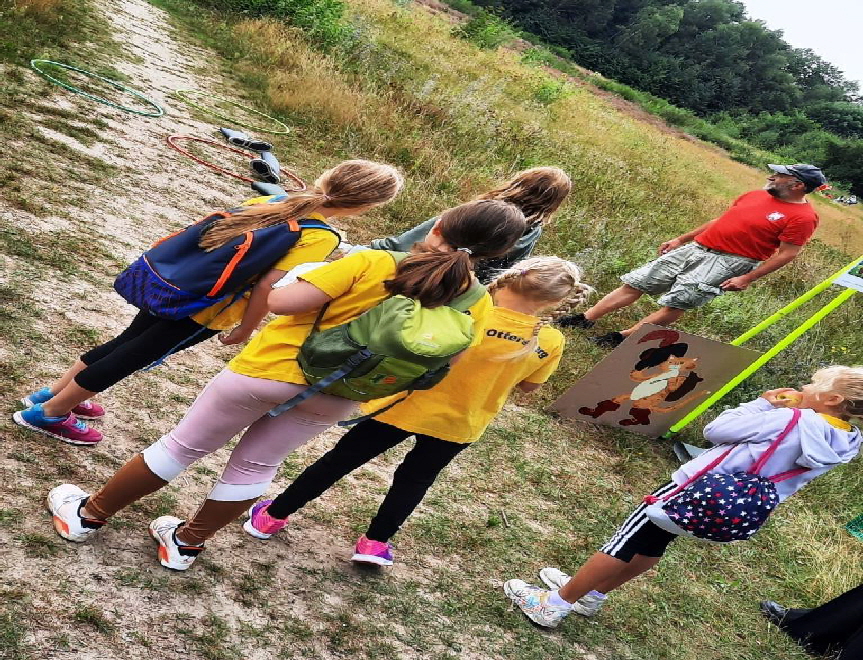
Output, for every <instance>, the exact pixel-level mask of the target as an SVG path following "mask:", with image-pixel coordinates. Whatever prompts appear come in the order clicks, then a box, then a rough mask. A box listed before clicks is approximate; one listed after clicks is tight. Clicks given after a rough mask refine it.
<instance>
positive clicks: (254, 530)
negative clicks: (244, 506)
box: [243, 500, 288, 539]
mask: <svg viewBox="0 0 863 660" xmlns="http://www.w3.org/2000/svg"><path fill="white" fill-rule="evenodd" d="M272 501H273V500H261V501H260V502H257V503H255V504H254V505H253V506H252V508H251V509H249V519H248V520H247V521H246V522H244V523H243V530H244V531H245V532H246V534H251V535H252V536H254V537H255V538H258V539H268V538H270V537H271V536H272V535H273V534H275V533H276V532H280V531H281V530H283V529H284V528H285V527H286V526H287V524H288V519H287V518H285V519H284V520H282V519H281V518H273V517H272V516H271V515H269V514H268V513H267V507H268V506H270V503H271V502H272Z"/></svg>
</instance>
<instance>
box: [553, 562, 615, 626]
mask: <svg viewBox="0 0 863 660" xmlns="http://www.w3.org/2000/svg"><path fill="white" fill-rule="evenodd" d="M539 578H540V579H541V580H542V581H543V582H545V584H546V585H547V586H548V587H549V589H560V588H561V587H563V585H565V584H566V583H567V582H569V580H570V576H569V575H567V574H566V573H564V572H563V571H562V570H560V569H559V568H552V567H551V566H549V567H547V568H543V569H542V570H541V571H540V572H539ZM605 601H606V599H605V598H598V597H597V596H591V595H590V594H586V595H584V596H582V597H581V598H579V599H578V600H577V601H575V602H574V603H573V604H572V611H573V612H576V613H577V614H581V615H582V616H594V615H595V614H597V613H598V612H599V610H601V609H602V604H603V603H604V602H605Z"/></svg>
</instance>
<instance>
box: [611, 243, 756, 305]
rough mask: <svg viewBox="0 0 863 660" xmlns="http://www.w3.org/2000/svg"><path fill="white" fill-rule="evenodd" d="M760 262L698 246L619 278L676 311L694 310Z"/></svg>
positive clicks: (690, 245) (684, 248)
mask: <svg viewBox="0 0 863 660" xmlns="http://www.w3.org/2000/svg"><path fill="white" fill-rule="evenodd" d="M759 263H760V262H759V261H758V260H757V259H751V258H749V257H741V256H740V255H739V254H729V253H728V252H720V251H719V250H713V249H711V248H707V247H704V246H702V245H699V244H698V243H694V242H693V243H688V244H686V245H682V246H681V247H679V248H676V249H674V250H672V251H671V252H666V253H665V254H663V255H662V256H661V257H659V259H654V260H653V261H651V262H650V263H649V264H645V265H644V266H641V267H640V268H636V269H635V270H633V271H630V272H629V273H626V275H623V276H621V278H620V279H621V281H622V282H623V283H624V284H628V285H629V286H631V287H632V288H634V289H638V290H639V291H644V293H649V294H650V295H652V296H657V295H658V296H660V297H659V298H658V299H657V301H656V302H657V303H659V304H660V305H662V306H663V307H674V308H675V309H695V308H696V307H701V306H702V305H705V304H707V303H709V302H710V301H711V300H713V299H714V298H715V297H716V296H719V295H722V293H723V291H722V289H720V288H719V285H720V284H722V283H723V282H724V281H725V280H727V279H728V278H730V277H738V276H739V275H745V274H746V273H748V272H749V271H751V270H752V269H754V268H755V267H756V266H757V265H758V264H759Z"/></svg>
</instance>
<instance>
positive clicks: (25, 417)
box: [12, 403, 102, 445]
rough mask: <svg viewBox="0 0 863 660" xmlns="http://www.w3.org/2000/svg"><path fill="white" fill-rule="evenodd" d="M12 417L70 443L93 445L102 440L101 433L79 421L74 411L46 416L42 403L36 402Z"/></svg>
mask: <svg viewBox="0 0 863 660" xmlns="http://www.w3.org/2000/svg"><path fill="white" fill-rule="evenodd" d="M12 419H13V420H14V421H15V423H16V424H18V425H19V426H26V427H27V428H28V429H32V430H33V431H36V432H38V433H44V434H45V435H50V436H51V437H52V438H57V439H58V440H62V441H63V442H68V443H69V444H70V445H95V444H98V443H99V442H100V441H101V440H102V434H101V433H99V432H98V431H97V430H95V429H91V428H90V427H89V426H87V425H86V424H85V423H84V422H79V421H78V419H77V418H76V417H75V414H74V413H69V414H68V415H66V416H65V417H46V416H45V411H44V410H42V404H41V403H37V404H36V405H35V406H32V407H31V408H27V410H19V411H18V412H16V413H15V414H14V415H12Z"/></svg>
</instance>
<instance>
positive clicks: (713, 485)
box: [644, 408, 809, 543]
mask: <svg viewBox="0 0 863 660" xmlns="http://www.w3.org/2000/svg"><path fill="white" fill-rule="evenodd" d="M799 419H800V409H799V408H792V414H791V421H789V422H788V425H787V426H786V427H785V429H784V430H783V431H782V433H780V434H779V435H778V436H777V437H776V440H774V441H773V442H772V443H771V444H770V447H769V448H768V449H767V451H765V452H764V453H763V454H762V455H761V457H760V458H759V459H758V460H757V461H755V463H753V464H752V467H751V468H749V469H748V470H747V471H746V472H734V473H732V474H708V473H709V472H710V470H712V469H713V468H715V467H716V466H717V465H719V464H720V463H721V462H722V461H723V460H725V457H726V456H728V454H730V453H731V451H732V450H733V449H734V448H735V447H736V446H737V445H734V446H732V447H731V448H729V449H728V451H725V452H723V453H722V454H721V455H720V456H719V457H718V458H716V459H715V460H714V461H712V462H711V463H710V464H709V465H707V466H706V467H705V468H704V469H703V470H700V471H699V472H698V473H697V474H695V475H693V476H692V477H690V478H689V479H688V480H687V481H686V482H685V483H684V484H682V485H681V486H678V488H677V489H676V490H673V491H672V492H670V493H669V494H668V495H666V496H665V497H664V498H662V499H659V498H657V497H656V496H654V495H648V496H647V497H645V498H644V501H645V503H646V504H647V505H648V506H647V508H646V510H645V513H646V515H647V517H648V518H649V519H650V521H651V522H652V523H654V524H655V525H657V526H658V527H661V528H662V529H664V530H666V531H668V532H671V533H672V534H678V535H680V536H692V537H693V538H697V539H701V540H702V541H710V542H713V543H730V542H732V541H745V540H746V539H748V538H749V537H751V536H752V535H753V534H755V532H757V531H758V530H759V529H760V528H761V526H762V525H763V524H764V523H765V522H767V519H768V518H769V517H770V514H771V513H773V510H774V509H775V508H776V505H777V504H779V495H778V494H777V493H776V484H777V483H779V482H780V481H785V480H786V479H790V478H791V477H795V476H797V475H798V474H802V473H803V472H807V471H808V470H809V468H795V469H793V470H788V471H786V472H783V473H781V474H775V475H773V476H772V477H762V476H761V475H760V474H759V473H760V472H761V470H762V469H763V467H764V465H765V464H766V463H767V461H768V459H769V458H770V457H771V456H772V455H773V452H775V451H776V448H777V447H779V443H780V442H782V441H783V440H784V439H785V437H786V436H787V435H788V434H789V433H790V432H791V429H793V428H794V427H795V426H796V425H797V421H798V420H799Z"/></svg>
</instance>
